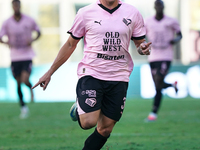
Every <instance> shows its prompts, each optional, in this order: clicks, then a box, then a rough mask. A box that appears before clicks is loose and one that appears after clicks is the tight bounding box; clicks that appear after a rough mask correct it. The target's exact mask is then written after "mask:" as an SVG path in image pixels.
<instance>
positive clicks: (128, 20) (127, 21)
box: [123, 18, 132, 26]
mask: <svg viewBox="0 0 200 150" xmlns="http://www.w3.org/2000/svg"><path fill="white" fill-rule="evenodd" d="M123 22H124V23H125V24H126V25H127V26H128V25H129V24H131V23H132V21H131V19H125V18H123Z"/></svg>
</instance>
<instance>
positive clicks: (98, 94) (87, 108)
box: [70, 76, 103, 129]
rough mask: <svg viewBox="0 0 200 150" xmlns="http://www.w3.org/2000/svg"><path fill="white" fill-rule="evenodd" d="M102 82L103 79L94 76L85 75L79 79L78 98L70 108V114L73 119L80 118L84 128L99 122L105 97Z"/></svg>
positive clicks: (80, 123)
mask: <svg viewBox="0 0 200 150" xmlns="http://www.w3.org/2000/svg"><path fill="white" fill-rule="evenodd" d="M100 82H101V80H98V79H95V78H93V77H92V76H84V77H82V78H80V79H79V80H78V83H77V87H76V94H77V100H76V103H74V104H73V105H72V107H71V109H70V116H71V118H72V120H73V121H77V120H78V122H79V125H80V126H81V128H83V129H88V128H91V127H93V126H95V125H96V123H97V120H98V116H99V114H100V109H101V100H102V99H103V93H102V87H101V83H100ZM90 116H91V117H90Z"/></svg>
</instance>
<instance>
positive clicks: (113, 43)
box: [102, 32, 122, 51]
mask: <svg viewBox="0 0 200 150" xmlns="http://www.w3.org/2000/svg"><path fill="white" fill-rule="evenodd" d="M119 37H120V34H119V32H106V33H105V38H103V43H104V45H102V49H103V51H120V50H121V47H122V45H121V39H120V38H119Z"/></svg>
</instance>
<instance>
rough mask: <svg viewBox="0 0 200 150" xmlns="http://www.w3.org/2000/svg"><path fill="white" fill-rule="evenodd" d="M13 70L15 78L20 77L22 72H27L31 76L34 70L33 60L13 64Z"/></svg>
mask: <svg viewBox="0 0 200 150" xmlns="http://www.w3.org/2000/svg"><path fill="white" fill-rule="evenodd" d="M11 70H12V74H13V76H14V77H18V76H20V75H21V73H22V71H26V72H28V73H29V74H30V73H31V70H32V60H27V61H16V62H12V63H11Z"/></svg>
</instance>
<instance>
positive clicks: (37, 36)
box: [32, 30, 41, 42]
mask: <svg viewBox="0 0 200 150" xmlns="http://www.w3.org/2000/svg"><path fill="white" fill-rule="evenodd" d="M36 33H37V35H36V37H35V38H34V39H32V42H33V41H36V40H37V39H39V37H40V36H41V32H40V31H39V30H38V31H36Z"/></svg>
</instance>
